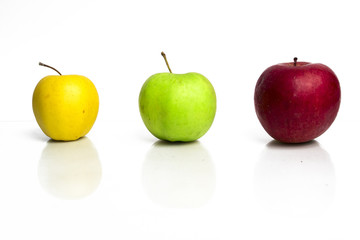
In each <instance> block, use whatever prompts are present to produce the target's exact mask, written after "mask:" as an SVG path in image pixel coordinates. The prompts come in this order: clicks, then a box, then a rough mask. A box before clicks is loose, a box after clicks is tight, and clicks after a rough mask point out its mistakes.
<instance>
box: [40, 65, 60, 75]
mask: <svg viewBox="0 0 360 240" xmlns="http://www.w3.org/2000/svg"><path fill="white" fill-rule="evenodd" d="M39 65H40V66H44V67H48V68H51V69H52V70H54V71H56V72H57V73H58V74H59V75H62V74H61V73H60V72H59V71H58V70H56V69H55V68H53V67H51V66H49V65H46V64H44V63H42V62H39Z"/></svg>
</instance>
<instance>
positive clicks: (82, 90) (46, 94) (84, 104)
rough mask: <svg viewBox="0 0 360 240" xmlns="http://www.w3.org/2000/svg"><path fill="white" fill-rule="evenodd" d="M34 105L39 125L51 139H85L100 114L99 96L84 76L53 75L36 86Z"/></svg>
mask: <svg viewBox="0 0 360 240" xmlns="http://www.w3.org/2000/svg"><path fill="white" fill-rule="evenodd" d="M40 65H42V66H46V67H50V66H48V65H45V64H42V63H40ZM50 68H52V67H50ZM52 69H54V68H52ZM54 70H55V71H57V70H56V69H54ZM57 72H58V71H57ZM58 73H59V74H60V72H58ZM32 103H33V111H34V115H35V118H36V121H37V122H38V124H39V126H40V128H41V130H42V131H43V132H44V133H45V134H46V135H47V136H48V137H50V138H52V139H54V140H62V141H71V140H76V139H78V138H80V137H83V136H85V135H86V134H87V133H88V132H89V131H90V129H91V128H92V126H93V124H94V122H95V120H96V117H97V113H98V110H99V95H98V93H97V91H96V88H95V86H94V84H93V83H92V82H91V81H90V80H89V79H88V78H86V77H84V76H80V75H61V74H60V75H59V76H57V75H56V76H55V75H51V76H46V77H44V78H43V79H41V80H40V82H39V83H38V84H37V86H36V88H35V90H34V94H33V102H32Z"/></svg>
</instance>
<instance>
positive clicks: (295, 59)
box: [294, 57, 297, 67]
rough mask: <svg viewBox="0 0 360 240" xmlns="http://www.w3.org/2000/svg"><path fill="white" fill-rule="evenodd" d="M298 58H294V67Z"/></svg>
mask: <svg viewBox="0 0 360 240" xmlns="http://www.w3.org/2000/svg"><path fill="white" fill-rule="evenodd" d="M296 62H297V57H294V66H295V67H296Z"/></svg>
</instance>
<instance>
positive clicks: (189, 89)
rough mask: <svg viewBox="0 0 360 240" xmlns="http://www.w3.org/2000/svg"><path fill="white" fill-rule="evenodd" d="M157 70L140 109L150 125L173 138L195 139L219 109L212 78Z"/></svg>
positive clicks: (164, 137) (165, 137) (144, 89)
mask: <svg viewBox="0 0 360 240" xmlns="http://www.w3.org/2000/svg"><path fill="white" fill-rule="evenodd" d="M161 54H162V56H163V57H164V59H165V62H166V65H167V66H168V69H169V73H157V74H154V75H152V76H150V77H149V78H148V79H147V80H146V81H145V83H144V85H143V86H142V88H141V91H140V94H139V110H140V115H141V117H142V120H143V122H144V124H145V126H146V127H147V129H148V130H149V131H150V132H151V133H152V134H153V135H154V136H155V137H157V138H159V139H161V140H166V141H170V142H178V141H180V142H191V141H195V140H197V139H199V138H200V137H202V136H203V135H204V134H205V133H206V132H207V131H208V130H209V128H210V127H211V125H212V123H213V121H214V118H215V112H216V94H215V90H214V88H213V86H212V84H211V83H210V81H209V80H208V79H207V78H206V77H204V76H203V75H201V74H199V73H194V72H190V73H186V74H174V73H172V71H171V69H170V67H169V64H168V62H167V59H166V55H165V54H164V53H163V52H162V53H161Z"/></svg>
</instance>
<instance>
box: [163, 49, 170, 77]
mask: <svg viewBox="0 0 360 240" xmlns="http://www.w3.org/2000/svg"><path fill="white" fill-rule="evenodd" d="M161 56H163V58H164V59H165V63H166V66H167V67H168V69H169V72H170V73H172V71H171V69H170V66H169V63H168V61H167V59H166V55H165V53H164V52H161Z"/></svg>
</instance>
